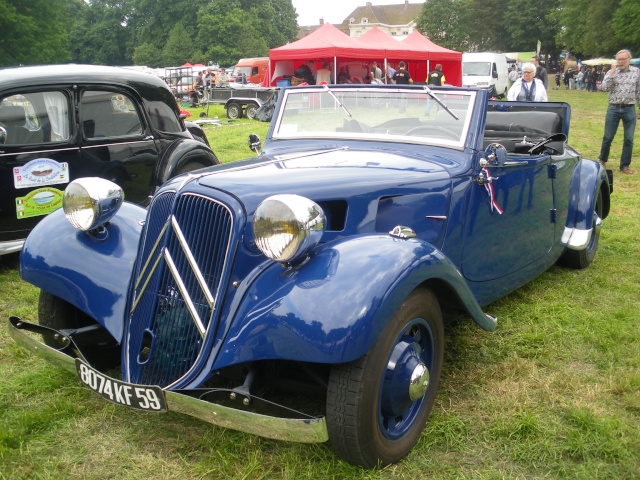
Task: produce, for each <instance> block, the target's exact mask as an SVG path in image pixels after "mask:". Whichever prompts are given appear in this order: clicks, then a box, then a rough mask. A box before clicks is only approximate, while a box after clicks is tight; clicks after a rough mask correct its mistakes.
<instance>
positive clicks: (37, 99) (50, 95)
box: [0, 87, 80, 244]
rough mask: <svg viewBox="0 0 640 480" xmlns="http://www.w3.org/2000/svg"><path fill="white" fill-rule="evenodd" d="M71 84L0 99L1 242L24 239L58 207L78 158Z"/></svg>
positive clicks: (9, 93)
mask: <svg viewBox="0 0 640 480" xmlns="http://www.w3.org/2000/svg"><path fill="white" fill-rule="evenodd" d="M71 91H72V90H71V88H54V87H47V88H46V89H45V88H41V89H39V90H37V89H29V88H26V89H21V90H20V91H14V92H7V93H5V95H4V96H2V97H1V98H0V127H2V128H3V130H4V132H3V135H2V136H3V137H4V138H3V143H0V184H1V185H2V188H0V224H1V227H0V243H2V244H6V242H11V241H14V240H19V239H24V238H25V237H26V236H27V234H28V233H29V231H30V230H31V229H32V228H33V227H34V226H35V225H36V224H37V223H38V221H40V220H41V219H42V218H43V216H45V215H47V214H48V213H51V212H52V211H54V210H56V209H58V208H60V207H61V206H62V192H63V191H64V188H65V187H66V185H67V183H69V179H70V176H71V175H73V174H74V171H75V169H76V167H77V164H78V160H79V156H80V155H79V148H78V146H77V144H76V136H77V135H76V130H75V126H74V125H75V123H74V122H73V107H72V94H71Z"/></svg>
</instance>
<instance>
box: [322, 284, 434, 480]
mask: <svg viewBox="0 0 640 480" xmlns="http://www.w3.org/2000/svg"><path fill="white" fill-rule="evenodd" d="M443 353H444V326H443V323H442V312H441V311H440V305H439V304H438V301H437V299H436V297H435V295H434V294H433V293H432V292H431V291H429V290H426V289H417V290H415V291H414V292H413V293H412V294H411V295H410V296H409V297H408V298H407V299H406V300H405V301H404V303H403V304H402V305H401V306H400V308H398V310H397V311H396V312H395V314H394V315H393V317H392V318H391V319H390V320H389V323H388V324H387V326H386V327H385V328H384V330H383V331H382V333H381V334H380V336H379V337H378V340H377V341H376V343H375V344H374V345H373V347H372V348H371V350H369V352H367V354H366V355H365V356H364V357H362V358H359V359H358V360H355V361H353V362H351V363H347V364H341V365H335V366H333V367H332V369H331V374H330V376H329V385H328V390H327V412H326V413H327V428H328V431H329V442H330V443H331V446H332V447H333V450H334V451H335V453H336V454H337V455H338V456H339V457H341V458H343V459H345V460H346V461H348V462H349V463H352V464H354V465H360V466H362V467H365V468H373V467H376V466H385V465H388V464H390V463H394V462H397V461H399V460H400V459H401V458H402V457H404V456H405V455H407V454H408V453H409V452H410V451H411V449H412V448H413V447H414V445H415V444H416V443H417V441H418V439H419V438H420V435H421V433H422V430H423V428H424V425H425V423H426V421H427V418H428V417H429V414H430V412H431V409H432V408H433V404H434V401H435V396H436V391H437V389H438V383H439V381H440V373H441V371H442V358H443ZM422 367H426V370H427V372H428V373H427V374H425V377H422V378H421V379H420V382H418V383H417V384H416V385H414V386H413V392H410V389H409V378H410V377H411V374H412V373H418V374H419V373H420V372H421V369H422ZM418 377H419V378H420V376H419V375H418ZM421 386H422V388H421ZM425 388H426V391H425V390H424V389H425ZM416 389H417V390H416Z"/></svg>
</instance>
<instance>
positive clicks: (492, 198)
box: [482, 168, 502, 215]
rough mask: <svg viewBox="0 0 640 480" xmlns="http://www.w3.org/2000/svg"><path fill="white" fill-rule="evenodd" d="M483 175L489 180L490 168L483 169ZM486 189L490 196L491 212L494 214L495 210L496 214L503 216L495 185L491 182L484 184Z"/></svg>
mask: <svg viewBox="0 0 640 480" xmlns="http://www.w3.org/2000/svg"><path fill="white" fill-rule="evenodd" d="M482 173H483V175H484V176H485V178H487V179H489V178H491V172H489V169H488V168H483V169H482ZM484 189H485V190H486V191H487V195H489V201H490V203H491V211H492V212H493V211H494V210H495V211H496V212H498V214H500V215H502V209H501V208H500V205H498V202H496V194H495V192H494V191H493V185H492V184H491V183H489V182H486V183H485V184H484Z"/></svg>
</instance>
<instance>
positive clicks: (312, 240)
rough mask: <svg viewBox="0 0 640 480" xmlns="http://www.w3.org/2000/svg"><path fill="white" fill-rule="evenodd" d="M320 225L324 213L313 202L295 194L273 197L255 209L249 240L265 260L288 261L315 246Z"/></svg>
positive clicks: (318, 236) (318, 237) (322, 229)
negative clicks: (266, 258)
mask: <svg viewBox="0 0 640 480" xmlns="http://www.w3.org/2000/svg"><path fill="white" fill-rule="evenodd" d="M324 224H325V216H324V212H323V211H322V208H320V206H319V205H318V204H317V203H315V202H314V201H312V200H309V199H308V198H305V197H301V196H299V195H289V194H285V195H274V196H272V197H269V198H267V199H266V200H264V201H263V202H262V203H261V204H260V205H259V206H258V208H257V209H256V213H255V215H254V218H253V237H254V239H255V242H256V246H257V247H258V248H259V249H260V251H261V252H262V253H264V254H265V255H266V256H267V257H268V258H270V259H272V260H276V261H278V262H291V261H293V260H296V259H298V258H300V257H302V256H303V255H305V254H306V253H308V252H309V251H311V250H312V249H313V248H314V247H315V246H316V245H317V244H318V242H319V241H320V239H321V238H322V234H323V233H324Z"/></svg>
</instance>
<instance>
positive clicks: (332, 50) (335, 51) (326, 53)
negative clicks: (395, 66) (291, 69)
mask: <svg viewBox="0 0 640 480" xmlns="http://www.w3.org/2000/svg"><path fill="white" fill-rule="evenodd" d="M337 56H340V57H350V58H371V57H378V58H383V57H384V50H383V49H377V48H371V47H370V46H369V45H367V44H366V43H364V42H361V41H359V40H358V39H355V38H351V37H350V36H349V35H346V34H345V33H343V32H341V31H340V30H338V29H337V28H336V27H334V26H333V25H331V24H330V23H325V24H324V25H322V26H321V27H320V28H319V29H317V30H316V31H315V32H313V33H311V34H309V35H307V36H306V37H304V38H301V39H300V40H298V41H296V42H293V43H289V44H287V45H283V46H282V47H278V48H272V49H271V50H269V58H270V59H271V60H272V61H278V60H299V59H300V58H322V57H337Z"/></svg>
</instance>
